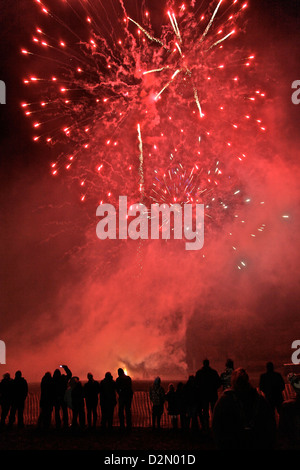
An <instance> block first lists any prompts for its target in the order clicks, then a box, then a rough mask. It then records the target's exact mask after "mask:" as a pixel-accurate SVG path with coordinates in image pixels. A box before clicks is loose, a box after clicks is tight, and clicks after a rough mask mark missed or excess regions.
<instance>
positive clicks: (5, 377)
mask: <svg viewBox="0 0 300 470" xmlns="http://www.w3.org/2000/svg"><path fill="white" fill-rule="evenodd" d="M3 378H4V379H6V380H8V379H10V373H9V372H5V374H3Z"/></svg>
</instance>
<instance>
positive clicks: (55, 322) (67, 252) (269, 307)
mask: <svg viewBox="0 0 300 470" xmlns="http://www.w3.org/2000/svg"><path fill="white" fill-rule="evenodd" d="M152 3H155V2H152V0H151V4H152ZM157 3H158V4H160V3H161V2H157ZM249 3H250V8H249V11H248V14H247V25H246V31H247V34H246V39H245V38H244V39H243V40H244V41H246V43H247V45H248V46H250V47H252V48H253V50H254V51H255V52H256V54H257V68H258V70H261V71H262V85H263V87H264V88H265V89H267V90H268V97H267V100H266V103H265V107H264V110H263V115H264V118H265V120H266V121H267V122H268V127H269V134H268V137H267V141H266V144H265V147H263V148H262V149H261V152H262V154H261V155H257V156H256V158H255V165H254V166H255V174H260V175H261V179H260V178H256V179H255V180H253V181H251V180H250V181H249V186H250V187H251V189H252V190H253V192H254V193H256V194H265V195H266V199H267V200H268V202H269V203H270V204H269V207H270V213H268V212H266V218H267V219H268V221H269V226H270V227H271V229H270V231H268V232H267V233H266V235H265V238H264V239H263V240H262V241H260V242H258V245H257V246H256V247H255V248H253V247H252V246H250V244H247V243H248V242H246V241H245V243H244V251H245V253H247V256H248V258H249V260H250V261H249V268H248V270H247V273H243V275H242V277H241V276H240V273H239V272H236V269H233V267H232V266H231V264H230V261H229V260H230V257H229V255H228V254H227V252H226V249H225V248H224V245H223V243H222V240H220V242H219V243H216V247H215V250H214V256H213V258H212V263H211V264H210V265H209V267H206V268H203V267H199V263H198V260H197V259H196V258H195V257H188V256H186V257H185V258H184V259H180V260H178V259H176V258H174V256H173V254H172V253H169V252H166V251H164V249H163V248H162V247H161V246H160V245H159V246H158V247H157V246H155V245H153V244H149V245H148V246H147V247H146V249H145V253H144V268H143V272H146V273H147V275H142V277H141V279H138V280H137V279H136V277H135V275H136V267H135V265H134V263H135V261H134V263H133V261H132V259H135V247H134V246H133V245H132V244H130V245H129V246H128V248H127V249H126V250H123V251H122V255H119V252H117V253H115V252H114V250H113V248H112V245H107V250H106V251H105V252H104V251H103V252H102V251H101V252H100V249H99V246H98V245H97V246H95V244H96V240H94V239H93V237H94V236H95V235H94V233H93V232H92V231H91V230H90V229H85V226H84V225H82V224H84V223H85V222H86V223H88V220H90V218H91V217H93V214H94V208H93V207H92V208H90V207H89V206H83V205H82V204H81V203H80V202H79V201H78V194H77V188H74V187H73V186H72V184H71V182H70V181H67V180H64V179H60V178H52V177H51V176H50V174H49V164H50V162H51V161H52V160H53V158H54V152H55V150H54V149H48V148H47V147H45V146H43V145H42V144H36V143H34V142H33V141H32V129H31V127H30V124H29V122H28V121H27V120H26V119H25V118H24V115H23V113H22V111H21V109H20V103H21V102H22V101H23V100H24V95H25V88H24V86H23V83H22V80H23V78H24V75H25V74H26V71H27V63H26V60H24V57H23V56H22V55H21V54H20V48H21V47H23V46H26V44H28V42H29V41H28V38H29V37H30V35H31V32H32V24H34V23H35V22H36V21H37V19H38V18H39V17H40V15H39V13H38V12H37V8H36V6H35V5H34V2H31V1H29V0H11V1H9V2H7V1H6V0H0V18H1V32H0V57H1V61H0V79H1V80H4V81H5V83H6V87H7V102H6V105H1V106H0V144H1V145H0V165H1V166H0V169H1V176H0V177H1V196H0V201H1V271H0V273H1V278H0V282H1V307H0V312H1V313H0V315H1V317H0V339H1V340H3V341H5V342H6V346H7V364H6V365H1V366H0V374H1V373H2V372H3V373H4V372H5V371H6V369H7V370H10V371H11V372H12V373H14V371H15V370H17V369H18V368H20V369H21V370H22V371H23V373H24V375H26V376H27V377H28V378H29V379H30V380H39V378H40V377H41V376H42V374H43V373H44V372H45V370H48V369H49V370H53V369H54V368H55V367H56V366H57V365H59V364H60V363H68V364H70V366H71V368H72V370H74V372H75V371H77V374H78V375H81V376H82V377H84V375H85V373H86V372H88V369H92V370H93V371H94V372H95V375H96V376H98V375H101V374H103V373H105V372H106V369H107V368H111V369H112V372H115V370H116V368H117V367H118V366H119V365H120V364H121V365H124V366H126V367H127V368H128V369H129V371H130V372H131V373H132V375H133V376H135V377H141V376H143V374H146V372H147V371H148V372H149V374H150V376H151V377H152V375H151V374H152V373H153V374H154V373H157V372H159V373H161V374H162V375H167V376H168V377H171V376H172V375H180V374H182V373H185V372H186V371H193V370H194V369H195V368H196V367H198V366H199V365H200V363H201V361H202V359H203V358H204V357H205V356H209V357H210V359H211V361H212V363H213V364H214V365H215V366H216V367H219V368H221V367H223V364H224V362H225V359H226V357H227V355H231V356H233V358H234V359H235V361H236V363H237V364H239V365H245V366H246V367H248V368H249V370H250V372H251V371H256V370H257V368H259V367H264V363H265V362H266V361H268V360H270V359H274V362H275V363H276V365H277V366H278V367H280V366H281V365H282V364H283V363H285V362H289V361H290V357H291V344H292V342H293V341H294V340H295V339H299V336H300V328H299V327H300V322H299V301H300V298H299V292H300V289H299V217H298V216H299V183H298V181H299V143H300V133H299V122H300V120H299V117H300V105H298V106H296V105H294V104H292V102H291V94H292V90H291V84H292V82H293V81H294V80H297V79H298V80H300V69H299V64H300V61H299V59H300V57H299V26H300V23H299V15H300V4H299V1H298V0H252V1H250V2H249ZM48 4H49V5H50V4H51V0H49V1H48ZM125 4H126V2H125ZM249 178H250V179H251V175H249ZM91 211H92V215H91ZM286 213H287V214H289V215H290V218H289V219H288V220H287V221H283V219H282V215H283V214H286ZM250 217H253V224H254V223H255V221H256V215H255V213H253V214H252V213H251V215H250ZM250 222H251V221H250ZM95 223H96V222H95ZM115 257H117V261H115ZM110 260H111V265H112V266H114V267H115V270H108V271H106V272H105V273H104V270H103V271H102V270H101V266H102V264H103V265H104V264H105V266H106V265H109V263H110ZM141 312H142V313H141ZM143 316H144V317H145V318H147V320H145V321H142V318H141V317H143ZM174 362H177V364H178V367H176V368H175V370H172V366H171V365H170V364H173V363H174Z"/></svg>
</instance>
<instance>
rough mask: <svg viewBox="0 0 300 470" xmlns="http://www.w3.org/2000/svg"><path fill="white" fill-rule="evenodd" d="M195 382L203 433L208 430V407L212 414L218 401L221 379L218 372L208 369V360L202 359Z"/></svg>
mask: <svg viewBox="0 0 300 470" xmlns="http://www.w3.org/2000/svg"><path fill="white" fill-rule="evenodd" d="M195 380H196V386H197V390H198V393H199V394H200V397H199V400H200V403H201V412H200V419H201V424H202V429H203V431H204V432H207V431H208V429H209V407H210V408H211V412H213V409H214V406H215V404H216V402H217V400H218V389H219V388H220V387H221V379H220V377H219V374H218V372H217V371H216V370H214V369H212V368H211V367H210V365H209V360H208V359H204V361H203V367H202V368H201V369H199V370H198V371H197V373H196V378H195Z"/></svg>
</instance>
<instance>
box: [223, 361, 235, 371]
mask: <svg viewBox="0 0 300 470" xmlns="http://www.w3.org/2000/svg"><path fill="white" fill-rule="evenodd" d="M225 366H226V367H227V369H234V365H233V360H232V359H227V361H226V364H225Z"/></svg>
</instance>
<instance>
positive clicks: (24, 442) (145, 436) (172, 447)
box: [0, 426, 300, 453]
mask: <svg viewBox="0 0 300 470" xmlns="http://www.w3.org/2000/svg"><path fill="white" fill-rule="evenodd" d="M275 449H276V450H286V449H287V450H288V449H291V447H289V446H287V444H286V443H285V442H283V441H282V440H281V439H280V438H278V439H277V444H276V448H275ZM3 450H72V451H74V450H83V451H86V450H89V451H90V450H92V451H95V450H96V451H111V452H116V451H132V452H134V451H139V450H144V451H145V450H147V451H173V453H174V451H175V452H177V451H195V452H196V451H205V450H207V451H211V450H215V446H214V441H213V437H212V435H211V433H210V434H209V435H208V436H205V435H203V434H202V433H201V431H198V432H191V431H190V432H182V431H180V430H178V431H174V430H172V429H162V430H159V431H158V430H154V431H153V430H152V429H150V428H133V430H132V431H131V432H121V431H120V430H119V429H118V428H116V429H114V430H113V431H111V433H103V432H102V431H101V429H100V428H97V429H96V430H95V431H90V430H87V429H86V430H83V431H80V430H76V431H74V430H72V429H67V430H56V429H50V430H49V431H47V432H46V431H41V430H39V429H37V427H36V426H27V427H26V428H25V429H21V430H19V429H17V428H13V429H5V430H2V431H1V432H0V451H3ZM297 450H300V449H299V448H298V449H297Z"/></svg>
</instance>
